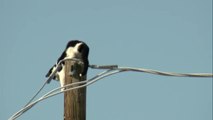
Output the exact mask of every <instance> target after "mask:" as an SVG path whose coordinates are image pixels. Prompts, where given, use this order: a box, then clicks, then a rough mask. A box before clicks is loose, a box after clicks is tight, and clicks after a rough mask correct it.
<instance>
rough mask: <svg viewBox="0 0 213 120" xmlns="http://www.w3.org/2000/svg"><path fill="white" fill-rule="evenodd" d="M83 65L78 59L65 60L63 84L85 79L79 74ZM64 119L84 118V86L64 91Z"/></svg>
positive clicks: (78, 119) (82, 119)
mask: <svg viewBox="0 0 213 120" xmlns="http://www.w3.org/2000/svg"><path fill="white" fill-rule="evenodd" d="M83 67H84V64H82V63H81V64H80V63H79V62H78V61H73V60H65V85H67V84H70V83H74V82H80V81H83V80H86V76H80V75H79V73H82V72H81V71H82V70H83ZM72 87H74V86H72ZM66 89H67V88H66ZM64 120H86V87H83V88H80V89H75V90H71V91H67V92H65V93H64Z"/></svg>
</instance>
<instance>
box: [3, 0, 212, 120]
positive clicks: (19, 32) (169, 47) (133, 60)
mask: <svg viewBox="0 0 213 120" xmlns="http://www.w3.org/2000/svg"><path fill="white" fill-rule="evenodd" d="M72 39H79V40H83V41H84V42H86V43H87V44H88V45H89V47H90V54H89V60H90V63H91V64H99V65H103V64H118V65H119V66H131V67H141V68H149V69H156V70H161V71H168V72H181V73H201V72H203V73H211V72H212V0H0V55H1V56H0V66H1V69H0V75H1V78H0V81H1V83H0V119H1V120H6V119H8V118H9V117H10V116H11V115H12V114H14V113H15V112H17V111H18V110H19V109H21V107H22V106H23V105H24V104H26V103H27V102H28V101H29V99H30V98H31V97H32V96H33V95H34V94H35V92H36V91H37V90H38V89H39V88H40V86H41V85H42V84H43V83H44V81H45V77H44V76H45V74H46V73H47V71H48V70H49V68H50V67H51V66H52V65H53V64H54V63H55V61H56V60H57V58H58V57H59V56H60V54H61V53H62V51H63V50H64V48H65V46H66V44H67V42H68V41H69V40H72ZM99 72H101V71H100V70H93V69H89V71H88V78H91V77H92V76H94V75H96V74H97V73H99ZM56 87H59V83H58V82H56V81H53V82H51V84H49V85H47V86H45V89H44V90H43V91H42V93H41V94H44V93H46V92H47V91H49V90H51V89H53V88H56ZM41 94H40V95H41ZM62 119H63V94H60V95H57V96H54V97H52V98H50V99H47V100H45V101H43V102H41V103H39V104H37V105H36V106H35V107H33V108H32V109H30V110H29V111H28V112H26V113H25V114H23V115H22V116H21V117H20V118H19V120H62ZM87 120H212V78H185V77H165V76H157V75H151V74H145V73H134V72H128V73H121V74H116V75H114V76H111V77H108V78H104V79H103V80H101V81H99V82H97V83H95V84H93V85H91V86H89V87H87Z"/></svg>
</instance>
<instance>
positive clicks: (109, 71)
mask: <svg viewBox="0 0 213 120" xmlns="http://www.w3.org/2000/svg"><path fill="white" fill-rule="evenodd" d="M65 60H74V61H78V62H80V63H82V61H80V60H78V59H70V58H68V59H64V60H62V61H60V62H59V63H58V65H57V67H56V70H55V71H54V72H53V73H52V74H51V75H50V77H49V78H48V79H47V80H46V81H45V83H44V84H43V85H42V87H41V88H40V89H39V90H38V92H37V93H36V94H35V95H34V96H33V97H32V99H30V101H29V102H28V103H27V104H26V105H25V106H24V107H23V108H22V109H20V110H19V111H18V112H16V113H15V114H14V115H12V116H11V117H10V118H9V120H15V119H16V118H18V117H19V116H21V115H22V114H24V113H25V112H26V111H28V110H29V109H31V108H32V107H33V106H34V105H36V104H37V103H39V102H41V101H43V100H45V99H47V98H50V97H52V96H55V95H58V94H61V93H63V92H66V91H69V90H74V89H79V88H82V87H86V86H89V85H91V84H93V83H95V82H97V81H98V80H101V79H103V78H104V77H108V76H111V75H114V74H117V73H120V72H129V71H132V72H144V73H149V74H155V75H163V76H175V77H206V78H208V77H209V78H211V77H213V74H211V73H173V72H163V71H157V70H152V69H144V68H134V67H118V66H117V65H101V66H98V65H90V68H92V69H106V71H104V72H102V73H99V74H97V75H96V76H94V77H92V78H91V79H89V80H85V81H81V82H75V83H72V84H68V85H66V86H63V87H58V88H56V89H53V90H51V91H50V92H48V93H46V94H44V95H43V96H42V97H40V98H39V99H37V100H35V101H34V102H32V101H33V100H34V99H35V97H36V96H37V95H38V94H39V92H40V91H41V90H42V89H43V88H44V86H45V85H46V84H47V82H48V81H50V80H51V79H52V78H53V76H54V75H55V73H56V72H57V70H58V69H59V68H60V63H61V62H63V61H65ZM74 85H78V86H75V87H73V86H74ZM62 88H66V89H65V90H64V91H61V89H62Z"/></svg>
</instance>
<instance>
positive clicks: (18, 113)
mask: <svg viewBox="0 0 213 120" xmlns="http://www.w3.org/2000/svg"><path fill="white" fill-rule="evenodd" d="M111 71H112V70H107V71H105V72H103V73H101V74H99V75H96V76H95V77H93V78H91V79H90V80H86V81H82V82H75V83H72V84H69V85H66V86H64V87H58V88H56V89H54V90H52V91H50V92H48V93H47V94H45V95H43V96H42V97H40V98H39V99H37V100H36V101H34V102H31V103H30V104H28V105H27V106H25V107H24V108H22V109H21V110H19V111H18V112H16V113H15V114H14V115H12V116H11V117H10V118H9V119H8V120H15V119H16V118H18V117H19V116H21V115H22V114H23V113H25V112H26V111H28V110H29V109H30V108H32V107H33V106H34V105H36V104H37V103H38V102H41V101H43V100H45V99H47V98H49V97H52V96H55V95H57V94H60V93H63V92H66V91H69V90H73V89H79V88H82V87H86V86H88V85H91V84H93V83H95V82H97V81H98V80H100V79H101V78H104V77H107V76H109V75H113V74H116V73H117V72H118V71H112V72H111ZM110 72H111V73H110ZM105 74H106V75H105ZM83 82H85V83H86V84H83V85H80V86H76V87H72V88H68V89H65V90H64V91H58V90H61V89H62V88H67V87H71V86H73V85H76V84H82V83H83ZM53 91H55V92H53Z"/></svg>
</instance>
